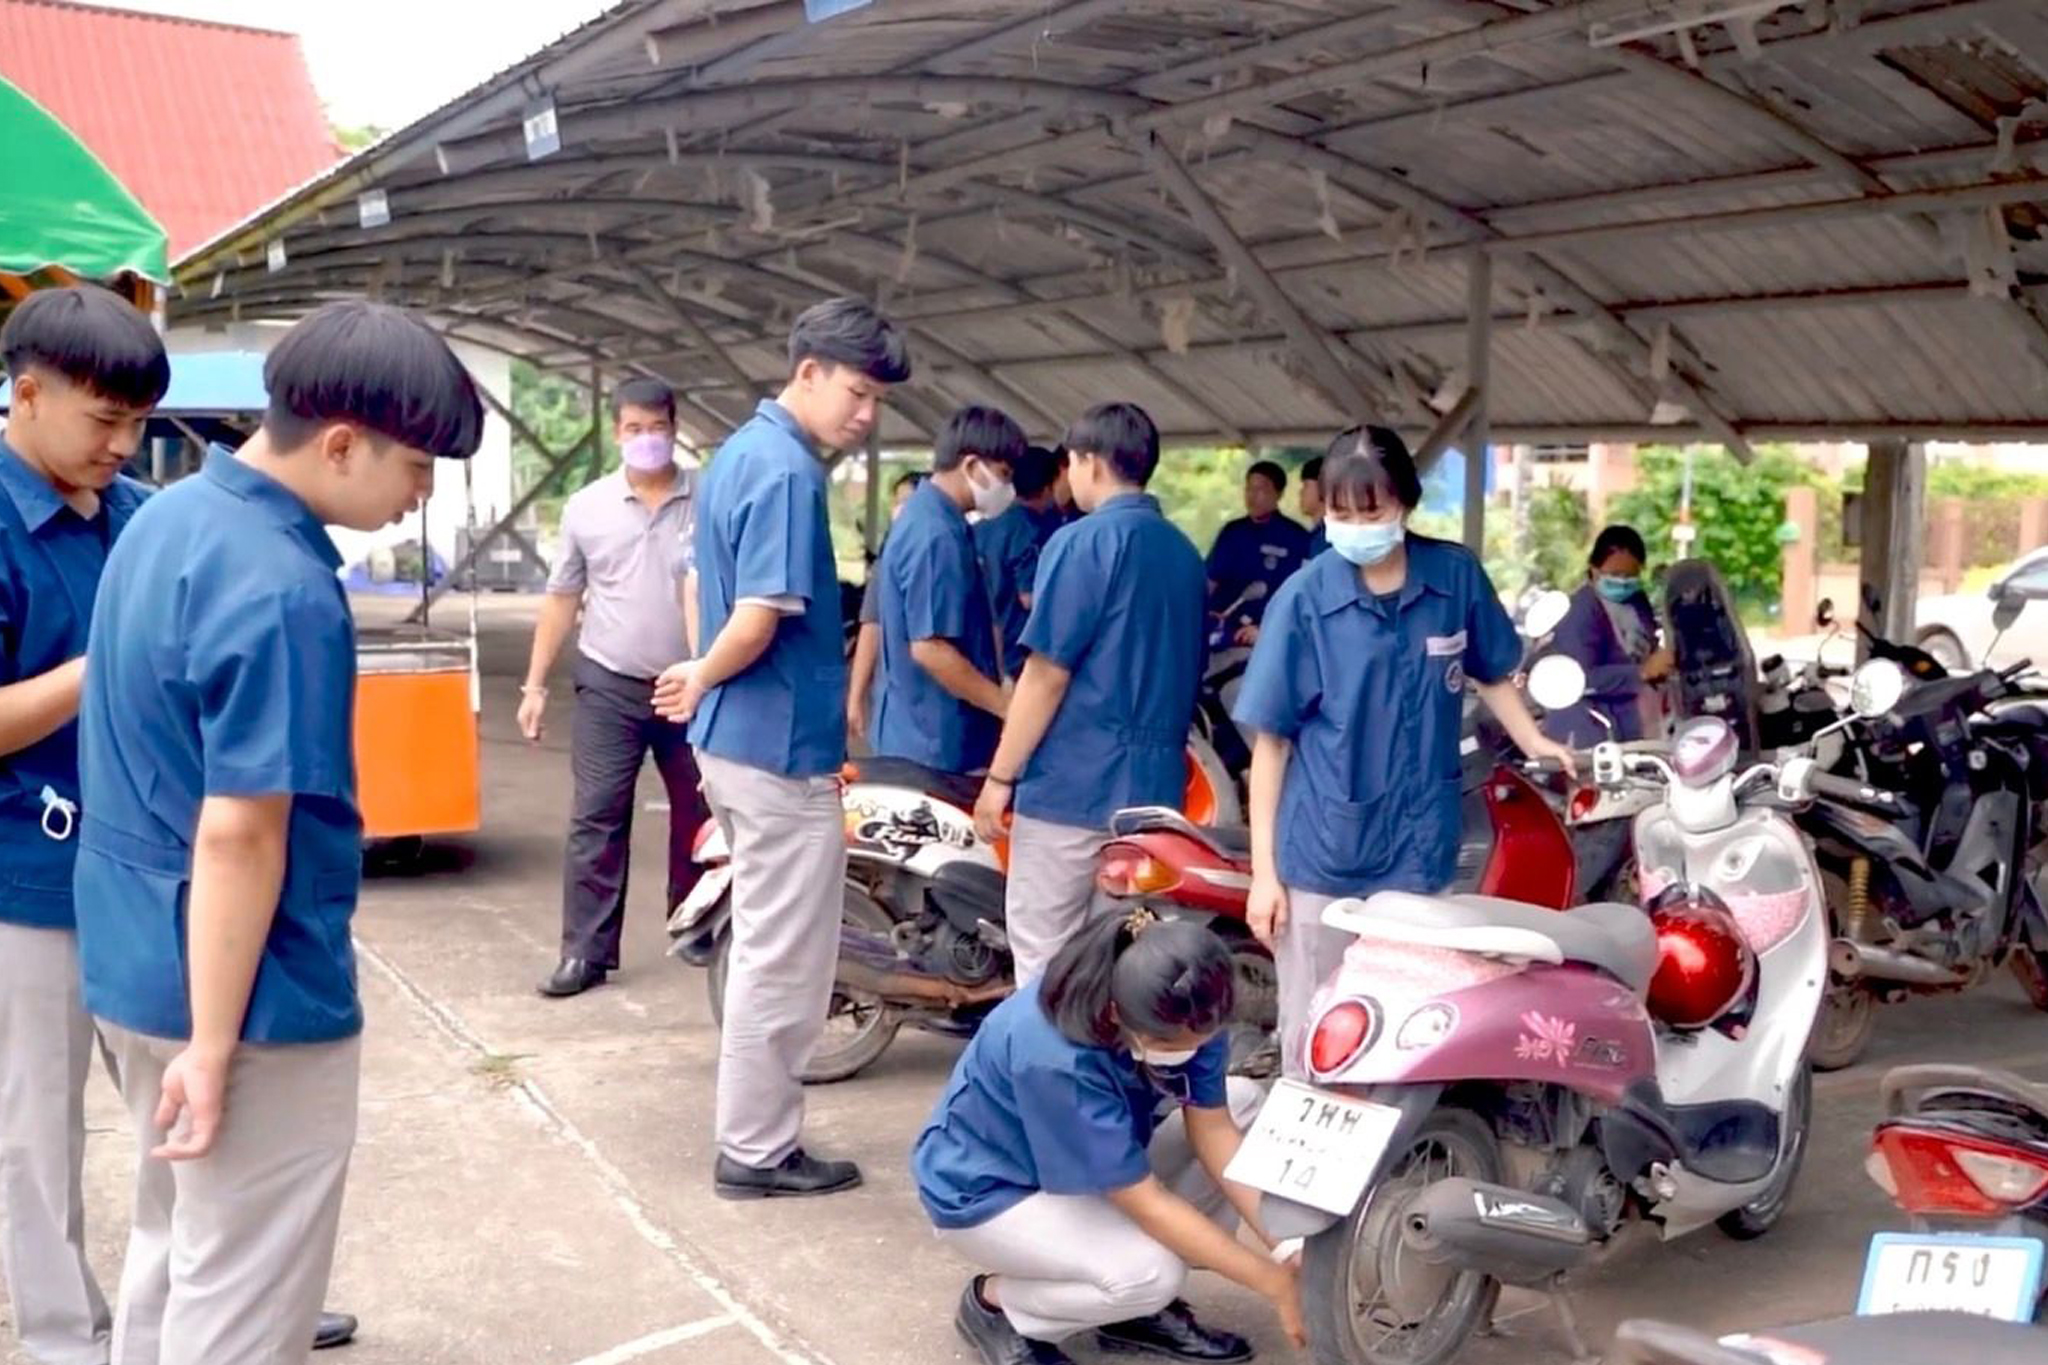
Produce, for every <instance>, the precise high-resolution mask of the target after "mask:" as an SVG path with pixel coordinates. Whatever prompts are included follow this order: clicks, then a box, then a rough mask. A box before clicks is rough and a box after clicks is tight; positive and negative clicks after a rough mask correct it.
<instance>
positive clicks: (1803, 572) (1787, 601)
mask: <svg viewBox="0 0 2048 1365" xmlns="http://www.w3.org/2000/svg"><path fill="white" fill-rule="evenodd" d="M1785 521H1786V522H1787V524H1789V525H1791V526H1793V527H1795V528H1797V530H1798V532H1799V538H1798V539H1797V540H1794V541H1791V542H1790V543H1788V544H1787V545H1786V546H1785V548H1784V560H1783V572H1784V578H1783V581H1782V582H1781V584H1780V586H1779V590H1778V601H1779V604H1780V605H1779V609H1778V625H1779V628H1780V629H1781V630H1782V631H1783V632H1784V633H1785V634H1786V635H1804V634H1806V632H1807V631H1808V630H1809V629H1811V628H1812V625H1813V613H1814V610H1815V608H1816V607H1818V606H1819V600H1818V599H1819V596H1820V592H1819V582H1820V494H1819V492H1818V491H1817V490H1815V489H1812V488H1803V487H1802V488H1789V489H1787V490H1785Z"/></svg>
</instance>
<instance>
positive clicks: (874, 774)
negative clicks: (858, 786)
mask: <svg viewBox="0 0 2048 1365" xmlns="http://www.w3.org/2000/svg"><path fill="white" fill-rule="evenodd" d="M848 766H850V767H851V768H852V769H853V772H852V774H851V776H852V780H853V781H855V782H866V783H872V784H873V785H875V786H878V787H908V788H910V789H911V790H912V791H916V792H922V793H923V794H924V795H926V796H931V797H936V798H938V799H939V800H941V801H944V802H947V803H948V804H950V805H954V806H957V807H959V808H960V809H962V810H969V811H971V810H973V809H974V803H975V800H976V799H977V798H978V797H979V796H980V795H981V779H980V778H978V777H969V776H968V775H966V774H965V773H946V772H940V771H939V770H938V769H937V768H927V767H925V766H924V764H922V763H916V762H913V761H911V760H910V759H907V758H860V759H855V760H854V761H853V762H852V763H851V764H850V765H848Z"/></svg>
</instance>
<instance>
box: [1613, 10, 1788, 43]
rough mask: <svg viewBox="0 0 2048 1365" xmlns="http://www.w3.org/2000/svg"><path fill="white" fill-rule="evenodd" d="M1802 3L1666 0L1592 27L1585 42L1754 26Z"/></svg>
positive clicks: (1629, 40)
mask: <svg viewBox="0 0 2048 1365" xmlns="http://www.w3.org/2000/svg"><path fill="white" fill-rule="evenodd" d="M1805 2H1806V0H1670V2H1669V3H1668V4H1665V5H1661V6H1659V7H1658V8H1657V9H1656V10H1654V11H1652V12H1651V13H1649V14H1644V15H1640V16H1638V17H1637V18H1634V19H1617V20H1608V21H1603V22H1601V23H1597V24H1594V25H1592V26H1591V27H1590V28H1589V29H1588V30H1587V32H1586V39H1587V41H1588V42H1590V43H1591V44H1592V45H1593V46H1594V47H1619V46H1621V45H1622V44H1623V43H1638V42H1641V41H1643V40H1644V39H1646V38H1661V37H1663V36H1664V35H1665V34H1667V33H1678V34H1683V33H1685V32H1686V31H1687V30H1688V29H1695V28H1699V27H1701V26H1703V25H1706V24H1730V25H1742V24H1754V23H1755V22H1756V21H1757V20H1759V19H1763V18H1766V17H1767V16H1769V15H1773V14H1776V13H1777V12H1778V11H1779V10H1781V9H1796V8H1798V7H1799V6H1800V5H1802V4H1804V3H1805Z"/></svg>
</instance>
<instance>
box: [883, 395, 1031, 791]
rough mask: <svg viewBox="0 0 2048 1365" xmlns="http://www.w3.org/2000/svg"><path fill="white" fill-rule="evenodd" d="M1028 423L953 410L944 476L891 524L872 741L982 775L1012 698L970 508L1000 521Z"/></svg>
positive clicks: (937, 462)
mask: <svg viewBox="0 0 2048 1365" xmlns="http://www.w3.org/2000/svg"><path fill="white" fill-rule="evenodd" d="M1023 454H1024V431H1023V429H1022V428H1021V427H1019V426H1018V425H1017V423H1016V422H1015V421H1014V420H1012V419H1011V418H1010V416H1009V415H1008V414H1007V413H1003V412H999V411H997V410H996V409H994V408H983V407H966V408H962V409H960V411H958V412H956V413H954V414H953V415H952V417H950V418H948V419H947V421H946V425H945V426H944V427H943V428H941V429H940V431H939V438H938V443H937V445H936V446H935V447H934V448H933V451H932V474H931V477H930V478H929V479H926V480H925V481H924V482H923V483H922V484H920V485H918V489H917V491H916V492H915V493H912V494H911V495H910V501H909V502H908V503H907V504H906V505H905V506H904V508H903V514H902V515H901V516H899V517H897V518H896V523H895V525H893V526H892V527H890V529H889V544H888V546H887V547H886V548H885V549H884V550H883V551H882V559H881V563H880V564H879V565H878V566H877V568H878V569H879V574H878V582H879V583H880V588H881V591H880V597H881V608H882V674H881V678H882V686H881V694H880V696H879V698H878V699H877V701H876V705H875V720H874V728H873V730H872V732H871V733H870V735H869V747H870V748H871V749H872V750H873V751H874V753H875V754H876V755H877V756H879V757H882V758H900V759H905V760H908V761H909V762H912V763H917V764H921V765H923V766H924V767H926V768H930V769H933V770H935V771H937V772H941V773H977V772H980V771H981V770H982V769H984V768H986V767H987V766H988V760H989V757H990V755H992V754H994V753H995V751H996V736H997V735H998V734H999V733H1000V732H1001V726H1002V716H1003V711H1004V709H1005V707H1006V705H1007V698H1006V694H1005V692H1004V689H1003V682H1002V663H1001V661H1000V659H999V657H998V654H997V649H996V644H997V638H996V623H995V616H994V613H993V611H992V609H991V607H990V603H989V593H988V587H987V585H986V584H984V583H983V582H982V576H981V564H980V561H979V560H977V559H976V558H975V554H974V537H973V534H972V531H971V530H970V528H969V527H968V524H967V514H968V513H969V512H979V513H980V514H981V515H982V516H984V517H998V516H1001V515H1002V514H1003V513H1004V512H1005V511H1007V510H1008V509H1009V505H1010V502H1011V499H1012V497H1013V496H1014V494H1013V492H1012V490H1011V485H1010V477H1011V471H1012V467H1013V466H1014V465H1015V464H1016V462H1017V461H1018V460H1019V459H1020V458H1022V456H1023Z"/></svg>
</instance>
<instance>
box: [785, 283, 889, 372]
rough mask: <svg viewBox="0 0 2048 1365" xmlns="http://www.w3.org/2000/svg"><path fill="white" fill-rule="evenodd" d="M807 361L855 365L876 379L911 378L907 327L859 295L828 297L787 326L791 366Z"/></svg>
mask: <svg viewBox="0 0 2048 1365" xmlns="http://www.w3.org/2000/svg"><path fill="white" fill-rule="evenodd" d="M806 360H819V361H823V362H824V363H826V364H828V365H851V366H852V367H853V368H854V369H856V370H859V371H860V372H861V373H862V374H864V375H866V376H867V377H868V378H870V379H872V380H874V381H875V382H876V383H877V384H901V383H903V382H904V381H905V380H907V379H909V378H910V344H909V342H908V341H906V340H905V339H904V336H903V330H902V329H901V328H900V327H898V326H897V325H896V324H895V323H893V322H891V321H889V319H887V318H885V317H883V316H882V315H881V314H880V313H879V312H877V311H875V309H874V308H873V307H872V306H871V305H869V304H867V303H864V302H862V301H861V300H859V299H827V300H825V301H824V302H823V303H819V304H813V305H812V306H811V307H809V308H806V309H805V310H804V311H803V312H802V313H801V314H800V315H798V317H797V320H796V322H795V324H794V325H793V326H791V327H790V329H789V371H790V373H791V374H795V373H796V368H797V366H799V365H801V364H803V363H804V361H806Z"/></svg>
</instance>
